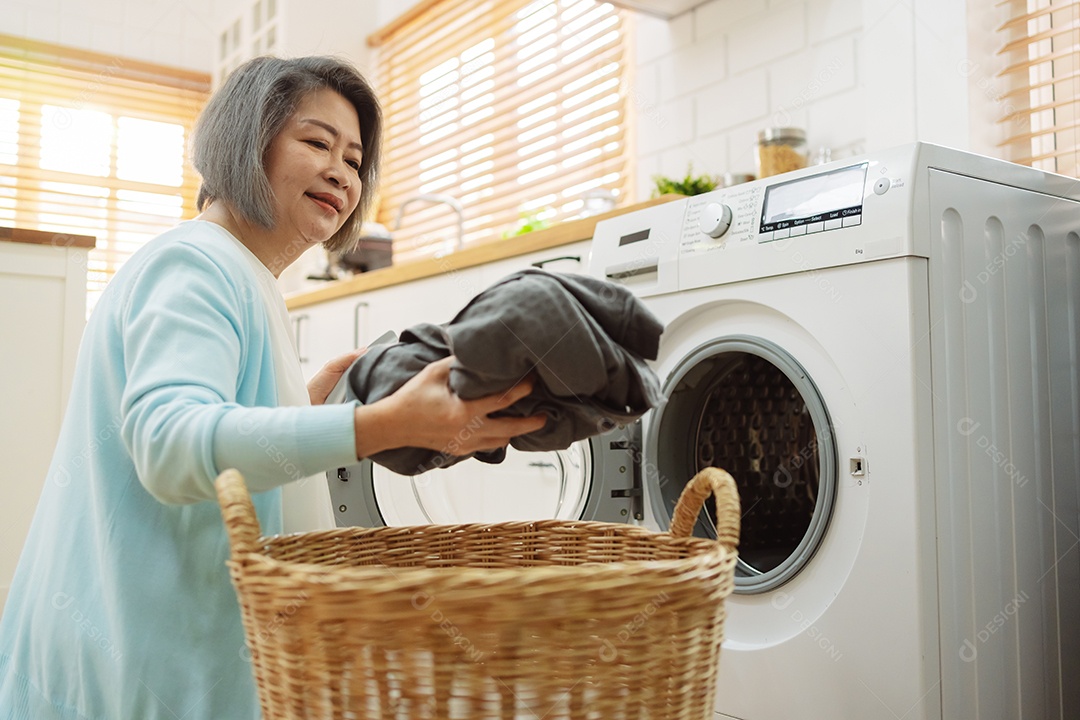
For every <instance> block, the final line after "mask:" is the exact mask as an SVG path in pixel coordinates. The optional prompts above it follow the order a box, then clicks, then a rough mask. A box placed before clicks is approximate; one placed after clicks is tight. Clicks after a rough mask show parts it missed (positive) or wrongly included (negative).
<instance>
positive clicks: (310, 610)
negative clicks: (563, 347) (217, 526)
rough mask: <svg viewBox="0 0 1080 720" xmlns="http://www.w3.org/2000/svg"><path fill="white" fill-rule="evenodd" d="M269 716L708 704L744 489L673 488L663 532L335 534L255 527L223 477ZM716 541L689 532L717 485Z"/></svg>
mask: <svg viewBox="0 0 1080 720" xmlns="http://www.w3.org/2000/svg"><path fill="white" fill-rule="evenodd" d="M216 485H217V493H218V497H219V499H220V502H221V508H222V513H223V515H224V518H225V525H226V527H227V530H228V534H229V542H230V545H231V550H232V558H231V559H230V561H229V563H228V564H229V568H230V571H231V574H232V580H233V583H234V585H235V586H236V591H237V595H238V596H239V599H240V607H241V612H242V615H243V621H244V629H245V632H246V636H247V642H248V646H249V648H250V651H251V660H252V665H253V668H254V673H255V679H256V683H257V686H258V692H259V701H260V703H261V705H262V712H263V718H264V720H301V719H304V718H319V719H320V720H331V719H332V720H344V719H345V718H394V719H395V720H417V719H419V718H462V719H468V720H475V719H477V718H500V719H503V720H510V719H512V718H545V719H551V720H555V719H562V718H604V719H605V720H606V719H608V718H635V720H636V719H642V720H643V719H645V718H648V719H649V720H659V719H661V718H672V719H674V718H680V719H684V718H693V719H694V720H704V719H705V718H711V717H712V715H713V705H714V694H715V687H716V673H717V665H718V663H719V656H720V642H721V640H722V639H723V626H724V598H725V597H727V595H728V594H729V593H731V591H732V588H733V586H734V579H733V576H734V571H735V561H736V552H735V547H736V544H737V542H738V535H739V500H738V495H737V492H736V489H735V483H734V481H733V480H732V479H731V476H730V475H728V474H727V473H726V472H723V471H722V470H717V469H713V468H710V469H706V470H703V471H702V472H701V473H699V474H698V475H696V476H695V477H694V478H693V480H691V482H690V483H689V484H688V485H687V487H686V489H685V490H684V491H683V494H682V497H681V498H680V499H679V502H678V505H677V506H676V508H675V514H674V519H673V521H672V529H671V532H670V533H653V532H650V531H648V530H645V529H643V528H640V527H636V526H632V525H622V524H618V523H601V522H571V521H562V520H545V521H536V522H506V523H497V524H490V525H482V524H469V525H427V526H415V527H388V528H373V529H363V528H344V529H337V530H329V531H322V532H309V533H298V534H294V535H286V536H277V537H260V531H259V526H258V520H257V518H256V516H255V513H254V509H253V507H252V504H251V498H250V496H249V495H248V492H247V489H246V487H245V486H244V481H243V478H242V477H241V476H240V474H239V473H237V472H236V471H232V470H230V471H226V472H224V473H222V475H221V476H220V477H219V478H218V479H217V482H216ZM710 495H714V496H715V498H716V507H717V531H718V538H719V540H718V541H713V540H708V539H703V538H696V537H691V536H690V533H691V529H692V528H693V526H694V523H695V521H696V519H697V517H698V514H699V512H700V511H701V508H702V506H703V504H704V502H705V500H706V499H707V498H708V497H709V496H710Z"/></svg>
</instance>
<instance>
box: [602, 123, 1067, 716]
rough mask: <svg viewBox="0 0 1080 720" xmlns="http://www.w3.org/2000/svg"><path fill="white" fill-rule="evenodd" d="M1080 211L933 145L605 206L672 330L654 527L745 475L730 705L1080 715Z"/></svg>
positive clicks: (1028, 172)
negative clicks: (712, 473) (703, 478)
mask: <svg viewBox="0 0 1080 720" xmlns="http://www.w3.org/2000/svg"><path fill="white" fill-rule="evenodd" d="M1078 231H1080V185H1078V183H1077V181H1076V180H1074V179H1069V178H1064V177H1060V176H1055V175H1050V174H1046V173H1042V172H1038V171H1035V170H1032V169H1030V168H1024V167H1019V166H1015V165H1012V164H1009V163H1004V162H1000V161H995V160H991V159H987V158H983V157H978V156H973V155H970V154H965V153H961V152H957V151H953V150H948V149H946V148H941V147H936V146H931V145H926V144H914V145H909V146H905V147H901V148H897V149H893V150H889V151H886V152H881V153H878V154H874V155H870V156H868V157H865V158H858V159H852V160H848V161H843V162H834V163H831V164H829V165H824V166H819V167H814V168H808V169H805V170H801V171H797V172H794V173H789V174H786V175H783V176H779V177H775V178H769V179H764V180H760V181H756V182H752V183H748V184H745V185H740V186H737V187H732V188H728V189H724V190H718V191H715V192H711V193H708V194H706V195H700V196H696V197H692V198H687V199H685V200H680V201H676V202H672V203H668V204H664V205H660V206H656V207H652V208H648V209H645V210H641V211H638V212H635V213H631V214H626V215H622V216H619V217H616V218H613V219H610V220H606V221H604V222H601V223H600V224H598V226H597V230H596V235H595V238H594V242H593V251H592V259H591V272H593V273H594V274H597V275H600V276H604V277H607V278H610V279H614V280H618V281H620V282H623V283H625V284H626V285H627V286H628V287H630V288H633V289H634V291H635V293H636V294H637V295H638V296H639V297H641V298H642V299H643V300H644V301H645V302H646V303H647V305H648V306H649V308H650V309H651V310H652V311H653V312H655V313H656V314H657V315H658V316H659V317H660V319H661V320H662V321H663V322H664V323H665V324H666V325H667V329H666V331H665V334H664V336H663V340H662V344H661V355H660V358H659V359H658V361H657V363H656V368H657V370H658V374H659V375H660V377H661V379H662V381H663V383H664V387H665V392H666V394H667V396H668V402H667V404H666V405H665V406H664V407H662V408H660V409H658V410H654V411H653V412H652V413H650V415H648V416H646V418H645V419H644V421H643V430H642V434H641V437H642V438H643V445H642V447H641V451H640V452H636V453H634V455H635V458H636V460H637V461H638V463H637V464H638V468H639V474H640V477H641V478H642V484H643V490H644V504H643V508H642V509H643V515H644V522H645V523H647V524H649V525H652V526H654V527H658V528H666V527H667V524H668V522H669V518H670V511H671V508H672V506H673V503H674V500H675V498H676V497H677V496H678V493H679V491H680V489H681V488H682V485H683V484H684V483H685V482H686V481H687V480H688V479H689V478H690V477H691V476H692V475H693V473H694V472H695V471H696V470H697V469H698V468H700V467H702V466H707V465H717V466H720V467H724V468H726V469H727V470H729V471H730V472H731V473H732V475H734V477H735V478H736V481H737V482H738V484H739V488H740V494H741V498H742V503H743V529H742V540H741V546H740V555H741V561H740V565H739V568H738V578H737V580H736V591H735V594H734V595H733V596H731V597H730V598H729V599H728V601H727V607H728V618H727V623H726V640H725V643H724V649H723V652H722V654H721V664H720V681H719V687H718V690H717V711H718V716H719V717H728V718H740V719H742V720H824V719H830V720H831V719H833V718H837V719H844V720H871V719H874V718H882V719H884V720H892V719H900V718H903V719H904V720H930V719H940V718H944V719H946V720H960V719H967V718H970V719H971V720H976V719H978V720H990V719H995V718H1001V719H1002V720H1018V719H1020V718H1024V719H1027V718H1032V719H1038V720H1046V719H1048V718H1055V719H1060V720H1075V719H1076V718H1080V682H1077V678H1078V677H1080V551H1078V548H1077V543H1078V539H1080V517H1078V510H1080V504H1078V487H1080V369H1078V364H1077V357H1078V349H1077V348H1078V344H1080V237H1078V234H1077V233H1078ZM697 532H698V533H699V534H703V535H706V536H707V535H709V534H710V533H711V522H710V520H709V518H708V517H707V516H706V514H705V513H703V516H702V518H701V521H700V522H699V525H698V528H697Z"/></svg>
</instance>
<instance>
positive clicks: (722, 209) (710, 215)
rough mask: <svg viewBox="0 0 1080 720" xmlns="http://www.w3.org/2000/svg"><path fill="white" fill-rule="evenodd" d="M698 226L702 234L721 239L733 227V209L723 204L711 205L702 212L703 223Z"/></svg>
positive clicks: (712, 203)
mask: <svg viewBox="0 0 1080 720" xmlns="http://www.w3.org/2000/svg"><path fill="white" fill-rule="evenodd" d="M698 226H699V227H700V228H701V232H703V233H705V234H706V235H708V236H709V237H713V238H718V237H720V236H721V235H723V234H724V233H726V232H727V231H728V228H730V227H731V208H729V207H728V206H727V205H724V204H722V203H715V202H711V203H709V204H708V205H706V206H705V209H704V210H702V211H701V221H700V222H699V223H698Z"/></svg>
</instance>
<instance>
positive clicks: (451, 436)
mask: <svg viewBox="0 0 1080 720" xmlns="http://www.w3.org/2000/svg"><path fill="white" fill-rule="evenodd" d="M453 361H454V358H453V357H448V358H444V359H442V360H439V361H437V362H433V363H431V364H430V365H428V366H427V367H425V368H424V369H423V370H421V371H420V372H419V373H417V374H416V375H415V376H414V377H413V378H411V379H410V380H409V381H408V382H407V383H405V384H404V385H403V386H402V387H401V388H400V389H399V390H398V391H397V392H395V393H394V394H393V395H390V396H389V397H386V398H383V399H382V400H380V401H378V402H376V403H372V404H371V405H363V406H360V407H358V408H357V409H356V416H355V427H356V455H357V457H358V458H363V457H368V456H369V455H373V454H374V453H377V452H380V451H382V450H390V449H393V448H399V447H420V448H427V449H429V450H437V451H439V452H442V453H446V454H447V455H468V454H470V453H473V452H477V451H479V450H493V449H495V448H500V447H504V446H505V445H506V444H507V443H509V442H510V438H513V437H516V436H518V435H525V434H526V433H530V432H534V431H536V430H539V429H540V428H542V427H544V423H545V422H546V421H547V419H546V418H545V417H544V416H543V415H535V416H533V417H527V418H491V417H488V415H490V414H491V413H494V412H497V411H499V410H502V409H504V408H507V407H510V406H511V405H513V404H514V403H516V402H517V401H518V400H520V399H521V398H523V397H525V396H526V395H528V394H529V393H530V392H532V380H531V379H530V378H526V379H524V380H522V381H521V382H519V383H518V384H517V385H515V386H514V387H512V388H510V389H509V390H507V391H506V392H504V393H500V394H497V395H489V396H487V397H483V398H478V399H476V400H462V399H461V398H459V397H458V396H457V395H455V394H454V392H453V391H452V390H451V389H450V365H451V364H452V363H453Z"/></svg>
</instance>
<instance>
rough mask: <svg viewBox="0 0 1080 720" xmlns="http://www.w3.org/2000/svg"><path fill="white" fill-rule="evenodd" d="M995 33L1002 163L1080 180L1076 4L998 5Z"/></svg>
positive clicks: (1038, 0) (1079, 12) (1045, 0)
mask: <svg viewBox="0 0 1080 720" xmlns="http://www.w3.org/2000/svg"><path fill="white" fill-rule="evenodd" d="M998 6H999V7H1005V8H1006V12H1007V13H1008V19H1007V20H1006V22H1005V23H1004V24H1003V25H1002V26H1001V27H1000V28H999V29H998V32H999V34H1000V35H1001V36H1002V38H1003V40H1004V42H1005V45H1004V46H1003V47H1002V48H1001V50H1000V51H999V54H1001V55H1002V56H1003V58H1004V60H1005V62H1006V63H1007V66H1006V67H1005V69H1004V70H1002V71H1001V73H1000V77H1002V78H1003V79H1005V80H1006V82H1007V83H1008V90H1007V92H1006V93H1005V94H1004V95H1003V96H1002V98H1001V100H1002V104H1003V105H1004V106H1005V108H1006V110H1005V113H1006V114H1005V115H1004V116H1003V117H1002V118H1001V119H1000V120H999V122H1000V123H1002V124H1003V125H1004V127H1005V133H1004V134H1005V135H1006V139H1005V140H1004V141H1003V142H1002V143H1001V146H1002V147H1003V148H1004V149H1005V155H1006V157H1007V158H1008V159H1010V160H1013V161H1014V162H1018V163H1021V164H1024V165H1031V166H1032V167H1037V168H1040V169H1043V170H1050V171H1053V172H1058V173H1061V174H1063V175H1071V176H1074V177H1075V176H1078V175H1080V167H1078V162H1080V134H1078V133H1080V0H1004V1H1003V2H1000V3H998Z"/></svg>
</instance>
